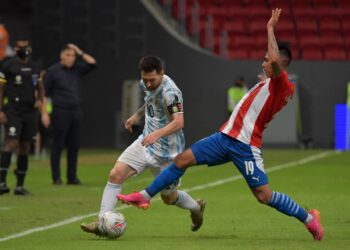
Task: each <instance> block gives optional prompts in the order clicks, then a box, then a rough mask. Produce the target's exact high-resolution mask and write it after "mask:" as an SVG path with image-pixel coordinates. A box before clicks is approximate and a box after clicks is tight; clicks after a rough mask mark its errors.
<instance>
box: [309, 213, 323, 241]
mask: <svg viewBox="0 0 350 250" xmlns="http://www.w3.org/2000/svg"><path fill="white" fill-rule="evenodd" d="M308 212H309V214H311V215H312V221H311V222H309V223H308V224H306V228H307V229H308V230H309V232H310V233H311V234H312V236H313V237H314V240H322V238H323V227H322V225H321V216H320V212H319V211H318V210H316V209H311V210H309V211H308Z"/></svg>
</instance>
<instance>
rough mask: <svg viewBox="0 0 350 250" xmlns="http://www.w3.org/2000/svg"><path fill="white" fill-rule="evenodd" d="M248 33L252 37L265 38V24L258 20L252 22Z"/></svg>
mask: <svg viewBox="0 0 350 250" xmlns="http://www.w3.org/2000/svg"><path fill="white" fill-rule="evenodd" d="M249 32H250V34H251V35H253V36H259V35H261V34H262V35H265V37H266V23H263V22H261V21H259V20H252V21H251V22H250V24H249Z"/></svg>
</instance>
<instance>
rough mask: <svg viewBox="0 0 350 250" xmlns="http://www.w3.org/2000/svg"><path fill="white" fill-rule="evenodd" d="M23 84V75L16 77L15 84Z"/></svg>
mask: <svg viewBox="0 0 350 250" xmlns="http://www.w3.org/2000/svg"><path fill="white" fill-rule="evenodd" d="M22 83H23V82H22V76H21V75H16V76H15V84H18V85H21V84H22Z"/></svg>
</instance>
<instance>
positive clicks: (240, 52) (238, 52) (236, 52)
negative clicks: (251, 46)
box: [228, 47, 249, 59]
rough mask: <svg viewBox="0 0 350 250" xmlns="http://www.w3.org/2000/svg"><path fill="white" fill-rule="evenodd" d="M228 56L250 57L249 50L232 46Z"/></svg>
mask: <svg viewBox="0 0 350 250" xmlns="http://www.w3.org/2000/svg"><path fill="white" fill-rule="evenodd" d="M228 56H229V58H232V59H249V51H248V50H247V49H242V48H238V47H237V48H230V49H229V50H228Z"/></svg>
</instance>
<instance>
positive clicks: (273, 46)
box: [267, 9, 282, 77]
mask: <svg viewBox="0 0 350 250" xmlns="http://www.w3.org/2000/svg"><path fill="white" fill-rule="evenodd" d="M281 11H282V9H274V10H272V15H271V18H270V20H269V21H268V23H267V46H268V51H267V53H268V57H269V60H270V62H271V66H272V72H273V77H277V76H279V74H280V73H281V71H282V66H281V62H280V57H279V50H278V45H277V41H276V37H275V31H274V30H275V27H276V25H277V23H278V19H279V17H280V15H281Z"/></svg>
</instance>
